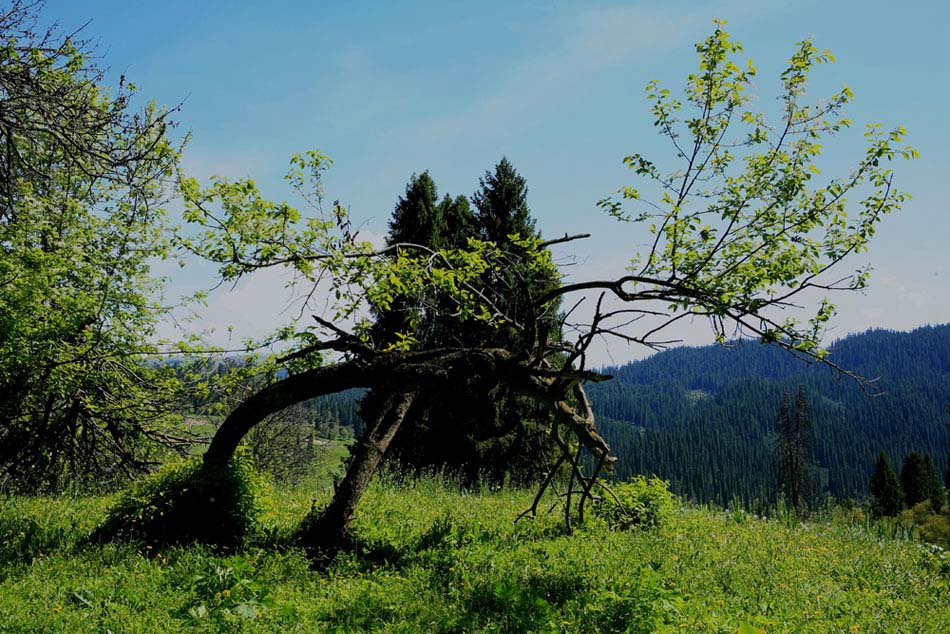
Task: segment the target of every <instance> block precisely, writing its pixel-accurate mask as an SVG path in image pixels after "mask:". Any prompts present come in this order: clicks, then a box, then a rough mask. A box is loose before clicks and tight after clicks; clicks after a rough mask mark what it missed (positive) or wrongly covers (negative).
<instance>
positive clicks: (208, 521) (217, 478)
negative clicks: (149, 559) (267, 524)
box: [93, 451, 263, 546]
mask: <svg viewBox="0 0 950 634" xmlns="http://www.w3.org/2000/svg"><path fill="white" fill-rule="evenodd" d="M262 488H263V480H262V478H261V476H259V475H258V474H257V473H256V471H255V470H254V465H253V461H252V460H251V457H250V453H249V452H247V451H239V452H238V453H237V454H235V456H234V457H233V458H232V459H231V461H230V462H229V463H228V464H227V466H226V467H224V468H217V469H215V468H209V467H206V466H205V465H204V463H203V462H202V461H201V459H200V458H190V459H188V460H185V461H181V462H176V463H173V464H169V465H166V466H165V467H163V468H161V469H160V470H158V471H157V472H155V473H153V474H151V475H149V476H146V477H145V478H142V479H141V480H139V481H137V482H135V483H133V484H132V486H131V487H129V488H128V489H127V490H126V491H125V492H124V493H122V495H121V496H120V497H119V499H118V501H117V502H116V503H115V505H114V506H113V507H112V508H111V509H110V510H109V514H108V516H107V517H106V520H105V521H104V522H103V523H102V524H101V525H100V526H99V528H98V529H96V531H95V533H94V535H93V539H95V540H98V541H113V540H129V541H143V542H146V543H148V544H162V545H165V544H187V543H192V542H201V543H206V544H217V545H221V546H235V545H238V544H241V543H243V542H244V541H245V540H246V538H247V537H249V536H250V535H251V533H252V532H253V529H254V528H255V526H256V524H257V519H258V516H259V514H260V505H259V503H258V497H259V494H260V492H261V489H262Z"/></svg>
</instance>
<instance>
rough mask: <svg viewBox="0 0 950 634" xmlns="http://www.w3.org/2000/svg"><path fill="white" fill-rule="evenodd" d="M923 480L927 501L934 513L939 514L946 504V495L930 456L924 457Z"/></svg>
mask: <svg viewBox="0 0 950 634" xmlns="http://www.w3.org/2000/svg"><path fill="white" fill-rule="evenodd" d="M924 478H925V480H926V482H927V499H929V500H930V504H931V506H932V507H933V510H934V512H935V513H939V512H940V511H941V510H942V509H943V506H944V504H946V502H947V494H946V492H945V491H944V489H943V484H942V483H941V482H940V475H939V474H938V473H937V466H936V465H935V464H934V460H933V457H931V455H930V454H927V455H926V456H925V457H924Z"/></svg>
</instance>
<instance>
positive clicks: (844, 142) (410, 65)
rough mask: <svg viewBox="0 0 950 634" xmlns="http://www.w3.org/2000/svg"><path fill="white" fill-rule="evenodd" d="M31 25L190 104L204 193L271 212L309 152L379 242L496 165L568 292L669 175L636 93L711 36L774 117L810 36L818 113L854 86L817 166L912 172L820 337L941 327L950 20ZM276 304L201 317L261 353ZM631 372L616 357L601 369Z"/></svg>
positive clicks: (274, 9)
mask: <svg viewBox="0 0 950 634" xmlns="http://www.w3.org/2000/svg"><path fill="white" fill-rule="evenodd" d="M45 15H46V16H47V17H49V18H54V19H57V20H59V22H60V23H61V25H62V27H63V28H64V29H66V30H70V29H73V28H76V27H78V26H80V25H82V24H84V23H85V22H86V21H88V20H91V22H90V23H89V25H88V26H87V27H86V29H85V31H84V34H85V35H86V36H87V37H91V38H93V39H94V40H95V41H97V42H98V50H99V52H100V53H101V55H102V56H103V60H102V63H103V64H104V65H105V66H108V67H109V68H110V69H111V73H112V75H113V76H114V77H117V76H118V74H120V73H123V74H125V75H126V76H127V77H128V78H130V79H131V80H132V81H134V82H135V83H136V84H138V86H139V87H140V91H141V94H142V95H143V96H146V97H149V98H154V99H156V100H157V101H158V102H160V103H164V104H170V105H171V104H176V103H179V102H184V103H183V107H182V111H181V113H180V115H179V116H178V119H179V121H180V122H181V130H182V131H184V130H188V131H190V132H191V133H192V140H191V142H190V144H189V147H188V150H187V153H186V157H185V167H186V169H187V170H188V171H190V172H191V173H193V174H194V175H195V176H198V177H199V178H204V177H207V176H209V175H211V174H220V175H227V176H233V177H236V176H253V177H254V178H255V179H257V180H258V181H259V182H260V183H261V184H262V185H263V186H264V187H265V190H266V191H268V192H269V193H271V194H272V196H273V197H275V198H281V197H283V196H285V195H286V192H285V191H284V190H283V189H282V188H281V180H280V177H281V175H282V174H283V173H284V171H285V169H286V166H287V160H288V158H289V156H290V155H291V154H292V153H294V152H299V151H304V150H307V149H311V148H319V149H321V150H322V151H324V152H326V153H327V154H329V155H331V156H332V157H333V158H334V160H335V161H336V165H335V167H334V168H333V170H332V172H331V174H330V176H329V178H328V183H327V187H328V192H329V195H330V196H331V197H333V198H339V199H341V201H343V202H344V203H346V204H347V205H349V206H350V207H351V209H352V212H353V214H354V216H355V217H356V219H357V220H358V221H360V222H364V223H365V228H366V230H367V231H368V232H374V233H377V234H379V233H382V232H384V231H385V222H386V219H387V218H388V216H389V213H390V211H391V210H392V207H393V204H394V202H395V199H396V197H397V195H398V194H400V193H401V192H402V190H403V189H404V186H405V182H406V181H407V180H408V178H409V176H410V175H411V174H412V173H413V172H421V171H422V170H425V169H428V170H430V173H431V174H432V175H433V177H434V178H435V181H436V183H437V184H438V186H439V189H440V192H450V193H453V194H471V192H472V191H474V189H475V188H476V186H477V181H478V177H479V176H480V175H481V174H483V173H484V172H485V170H487V169H489V168H491V167H492V166H493V165H494V164H495V163H496V162H497V161H498V160H499V159H500V158H501V157H502V156H507V157H508V158H509V159H510V160H511V161H512V162H513V163H514V164H515V166H516V167H517V168H518V169H519V170H520V171H521V172H522V174H523V175H524V176H525V177H526V178H527V181H528V184H529V187H530V195H529V203H530V205H531V208H532V211H533V213H534V215H535V216H536V217H537V219H538V226H539V227H540V228H541V229H542V230H543V232H544V233H545V234H546V235H549V236H554V235H559V234H562V233H564V232H569V233H576V232H579V231H590V232H592V233H594V238H592V239H591V240H589V241H587V242H586V243H583V244H580V243H579V244H577V245H576V246H574V247H572V249H571V251H570V253H569V254H563V255H571V256H573V257H574V258H576V260H577V263H578V264H577V266H574V267H571V268H570V269H569V271H570V273H571V275H574V276H576V277H589V276H593V275H604V274H610V273H614V274H616V273H618V272H619V271H621V270H622V268H623V266H624V263H625V262H626V261H627V259H628V258H629V257H630V256H631V255H632V254H633V252H634V251H635V250H636V248H637V246H638V244H639V242H641V241H642V239H643V237H642V235H637V233H636V232H635V231H628V230H627V229H626V228H623V227H618V226H617V225H616V224H614V223H612V222H610V221H608V220H607V219H605V218H604V217H603V216H602V214H601V213H600V212H599V211H598V210H597V208H596V207H595V203H596V201H597V200H599V199H600V198H603V197H604V196H605V195H607V194H610V193H611V192H613V191H615V190H616V189H617V188H618V187H620V186H622V185H624V184H627V183H628V182H630V181H629V175H628V174H627V173H626V170H625V168H624V167H623V166H622V164H621V159H622V158H623V156H625V155H627V154H630V153H632V152H642V153H644V154H646V155H648V156H654V157H664V156H665V157H669V156H670V152H669V148H668V147H666V146H664V145H663V143H662V141H661V139H659V137H657V135H656V134H655V131H654V129H653V127H652V125H651V119H650V116H649V111H648V106H647V102H646V100H645V99H644V93H643V86H644V84H646V82H648V81H649V80H651V79H659V80H660V81H661V82H662V83H664V84H666V85H668V86H669V87H671V88H675V87H677V86H678V85H680V84H681V82H682V79H683V78H684V77H685V76H686V74H688V73H689V72H691V71H692V69H693V68H694V67H695V52H694V51H693V47H692V44H693V43H694V42H695V41H697V40H699V39H701V38H703V37H704V36H705V35H707V34H708V33H709V32H710V31H711V29H712V20H713V19H714V18H720V19H726V20H728V26H727V30H728V31H729V32H730V33H731V34H732V35H733V36H734V37H735V38H736V39H739V40H741V41H742V42H743V44H744V45H745V50H746V54H747V55H748V56H749V57H752V58H753V59H754V60H755V62H756V64H757V65H758V66H759V71H760V72H759V78H758V80H757V86H756V90H757V92H758V93H759V94H760V95H761V97H762V102H763V103H764V104H767V103H768V102H769V100H770V99H772V98H773V96H774V95H775V94H776V93H775V88H776V87H777V83H778V82H777V75H778V73H779V72H780V70H781V64H782V62H783V61H784V60H785V59H787V57H788V56H789V54H790V53H791V51H792V47H793V45H794V43H795V42H796V41H798V40H800V39H802V38H804V37H807V36H811V37H813V39H814V41H815V43H816V45H817V46H818V47H819V48H830V49H831V50H832V52H833V53H834V54H835V55H836V57H837V59H838V61H837V63H836V64H834V65H831V66H827V67H822V68H821V69H819V72H818V73H817V74H816V76H815V82H814V83H813V89H812V94H813V95H814V96H815V97H818V96H822V95H827V94H830V93H831V92H832V91H833V90H836V89H838V88H840V86H841V85H843V84H847V85H849V86H850V87H851V88H852V90H854V92H855V94H856V97H857V99H856V101H855V102H854V104H853V105H852V107H850V108H849V111H848V112H849V114H850V116H851V117H852V118H853V119H854V120H855V121H856V123H857V124H858V126H857V130H856V133H855V135H852V136H851V137H848V136H846V137H844V138H842V139H841V140H840V145H839V146H837V147H836V148H835V149H834V150H833V151H831V153H830V159H831V164H832V166H834V165H837V163H836V161H841V160H842V159H843V158H846V157H848V156H857V155H858V153H860V151H861V145H860V142H859V130H860V126H861V124H863V123H865V122H870V121H880V122H883V123H885V124H886V125H888V126H890V125H896V124H898V123H903V124H905V125H906V126H907V128H908V131H909V139H910V142H911V143H912V144H913V145H915V146H916V147H917V148H918V149H919V150H920V153H921V158H920V159H919V160H917V161H915V162H913V163H904V164H900V165H899V166H898V169H899V171H898V180H899V184H900V186H901V187H902V188H903V189H905V190H907V191H909V192H911V193H912V194H913V195H914V199H913V200H912V201H911V202H909V203H908V204H907V205H906V206H905V208H904V210H903V211H902V212H901V213H900V214H899V215H897V216H894V217H891V218H888V219H887V220H886V221H885V223H884V225H883V227H882V228H881V230H880V232H879V235H878V237H877V239H876V243H875V245H874V246H873V247H872V249H871V251H870V252H869V253H868V254H864V255H862V257H861V260H860V261H856V262H855V265H857V264H861V263H863V262H865V261H870V262H871V263H872V264H873V266H874V268H875V271H876V272H875V274H874V276H873V278H872V282H871V285H872V288H871V290H869V291H868V292H867V293H866V294H865V295H863V296H854V297H849V298H847V299H844V300H840V301H839V302H838V303H839V305H840V306H841V314H840V315H839V317H838V318H837V319H836V321H835V325H834V330H833V331H832V336H840V335H844V334H846V333H848V332H852V331H856V330H863V329H865V328H867V327H871V326H885V327H893V328H909V327H913V326H915V325H918V324H922V323H936V322H947V321H950V293H948V292H947V289H948V279H950V218H948V204H947V202H946V198H947V197H946V195H945V193H944V187H945V184H946V182H947V180H948V178H950V158H948V150H947V148H950V127H948V124H947V118H946V116H945V113H946V111H947V104H948V102H950V94H948V92H950V63H948V62H947V53H946V50H945V47H946V41H947V35H946V25H947V24H948V23H950V8H948V6H947V3H944V2H936V1H934V2H923V1H916V2H914V1H910V2H903V3H900V4H895V3H892V2H889V3H884V2H832V3H828V2H819V1H811V0H802V1H799V2H753V1H751V0H739V1H734V2H713V3H704V2H675V1H668V2H388V3H382V2H346V3H329V2H269V3H259V2H236V1H230V2H217V1H206V2H200V3H198V2H184V1H177V0H168V1H166V2H163V3H159V4H156V3H137V2H128V1H127V0H126V1H121V2H120V1H102V2H97V1H93V0H87V1H82V2H77V1H75V0H73V1H68V0H48V3H47V7H46V10H45ZM844 165H845V163H844V162H841V163H840V165H838V166H839V167H843V166H844ZM275 282H276V283H275ZM193 283H195V280H194V279H190V278H186V277H178V278H176V280H174V286H175V287H176V288H177V287H182V288H183V287H186V286H188V285H189V284H193ZM282 292H283V290H282V288H281V284H280V283H279V280H277V279H276V278H273V277H272V278H270V279H265V280H258V281H254V282H248V283H244V284H242V285H241V286H239V287H238V288H237V289H235V291H234V292H233V293H231V294H230V295H229V296H217V297H215V298H213V299H212V304H211V306H209V311H208V314H209V317H208V319H209V321H210V323H214V324H218V325H220V326H223V324H224V323H225V322H228V323H233V324H236V325H237V326H238V330H239V331H240V332H246V333H248V334H260V333H261V332H262V329H263V328H264V327H266V326H269V325H272V320H273V318H272V317H269V316H268V314H267V313H266V310H265V309H271V310H273V307H274V306H276V305H278V304H280V302H281V297H282V296H281V293H282ZM705 332H706V328H705V326H704V324H702V323H696V324H693V325H692V326H691V327H690V328H688V329H686V330H683V331H682V333H680V334H681V335H682V336H683V337H684V338H685V339H686V340H687V341H689V342H693V343H700V342H703V341H706V340H707V339H706V338H705V336H706V335H705ZM642 354H643V351H640V350H635V349H625V348H624V349H622V348H616V349H614V350H612V355H611V356H610V357H608V356H603V357H602V358H601V359H600V360H601V361H604V362H606V361H610V360H614V361H622V360H626V359H628V358H632V357H635V356H640V355H642Z"/></svg>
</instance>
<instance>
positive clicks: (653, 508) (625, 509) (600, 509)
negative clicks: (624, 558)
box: [593, 475, 673, 530]
mask: <svg viewBox="0 0 950 634" xmlns="http://www.w3.org/2000/svg"><path fill="white" fill-rule="evenodd" d="M669 486H670V485H669V482H667V481H665V480H661V479H659V478H657V477H656V476H653V477H651V478H649V479H647V478H645V477H644V476H642V475H639V476H634V477H633V478H631V479H630V480H628V481H627V482H621V483H617V484H613V485H611V487H610V491H611V492H612V493H613V495H611V494H610V493H606V494H605V495H604V496H603V498H602V499H601V500H600V501H598V502H597V503H596V504H595V505H594V506H593V511H594V515H595V516H596V517H599V518H600V519H602V520H604V521H605V522H606V523H607V525H608V526H609V527H610V528H611V529H612V530H630V529H633V528H655V527H659V526H661V525H662V524H663V522H664V521H665V520H666V517H667V515H668V514H669V513H670V511H672V509H673V494H672V493H670V488H669Z"/></svg>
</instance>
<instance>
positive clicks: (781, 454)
mask: <svg viewBox="0 0 950 634" xmlns="http://www.w3.org/2000/svg"><path fill="white" fill-rule="evenodd" d="M814 450H815V438H814V431H813V429H812V423H811V412H810V411H809V408H808V402H807V400H806V398H805V389H804V388H803V387H799V388H798V393H797V394H796V395H795V401H794V404H793V403H792V399H791V397H790V396H789V395H788V394H787V393H786V394H785V397H784V398H783V399H782V405H781V406H780V407H779V414H778V446H777V447H776V458H777V464H778V476H779V486H780V489H781V491H782V493H783V495H784V497H785V501H786V502H787V503H788V504H789V505H790V506H791V507H792V508H793V509H795V510H796V511H798V512H799V513H803V512H805V511H807V510H808V508H809V506H810V505H811V504H812V502H813V501H814V494H815V490H816V481H815V464H814Z"/></svg>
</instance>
